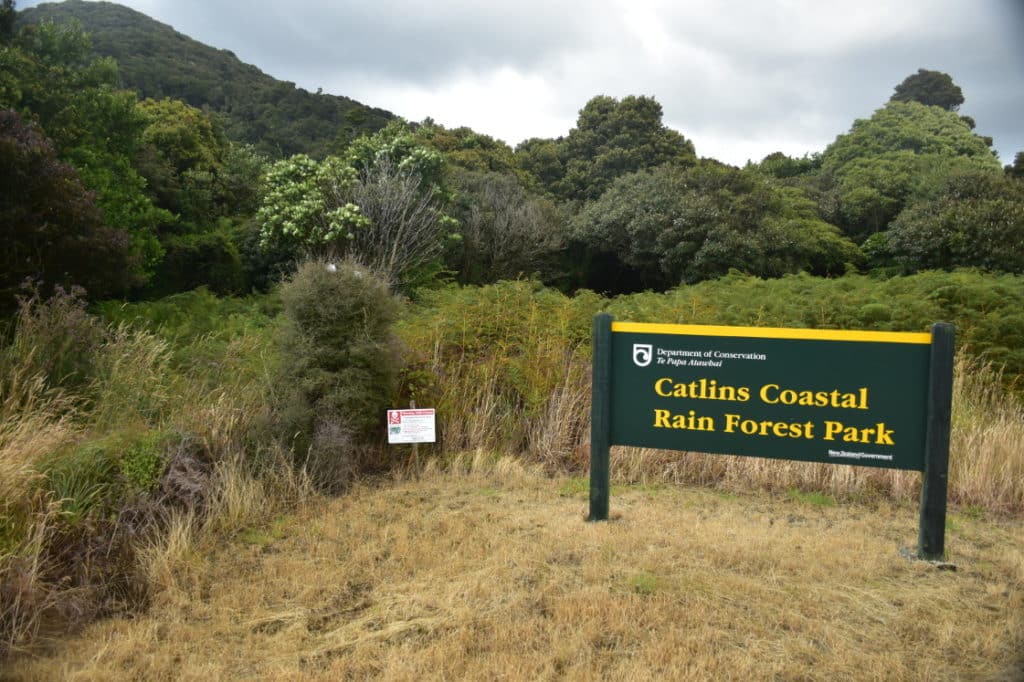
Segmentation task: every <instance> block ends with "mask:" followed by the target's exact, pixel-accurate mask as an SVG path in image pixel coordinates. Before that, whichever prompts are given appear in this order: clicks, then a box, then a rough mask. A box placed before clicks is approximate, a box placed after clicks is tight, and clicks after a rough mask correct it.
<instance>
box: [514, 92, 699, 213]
mask: <svg viewBox="0 0 1024 682" xmlns="http://www.w3.org/2000/svg"><path fill="white" fill-rule="evenodd" d="M516 154H517V156H519V157H520V158H521V161H520V164H521V166H522V167H523V168H524V169H526V170H529V171H530V172H532V173H534V175H535V176H536V177H537V178H538V180H539V181H541V182H542V185H543V186H544V187H545V189H547V190H548V191H550V192H552V193H553V194H555V195H556V196H558V197H560V198H562V199H572V200H587V199H596V198H597V197H599V196H601V194H602V193H603V192H604V190H605V189H607V188H608V186H609V185H610V184H611V182H612V181H613V180H614V179H615V178H617V177H621V176H623V175H627V174H629V173H633V172H635V171H638V170H641V169H644V168H653V167H655V166H660V165H662V164H666V163H669V164H674V165H678V166H681V167H686V166H691V165H693V164H694V163H696V160H697V156H696V154H695V152H694V149H693V143H692V142H690V141H689V140H687V139H686V138H685V137H683V136H682V135H681V134H679V133H678V132H676V131H674V130H671V129H669V128H668V127H666V126H665V124H664V123H663V122H662V109H661V104H659V103H658V102H657V101H656V100H655V99H654V98H652V97H643V96H641V97H637V96H634V95H630V96H628V97H624V98H623V99H622V100H621V101H620V100H617V99H615V98H614V97H608V96H606V95H599V96H597V97H594V98H593V99H591V100H590V101H589V102H587V103H586V105H584V107H583V108H582V109H581V110H580V113H579V118H578V119H577V121H576V127H575V128H573V129H572V130H570V131H569V134H568V136H566V137H565V138H561V139H559V140H556V141H554V142H553V143H549V142H545V141H543V140H530V141H528V142H526V143H523V144H521V145H520V146H519V148H518V149H517V152H516ZM556 154H557V158H556Z"/></svg>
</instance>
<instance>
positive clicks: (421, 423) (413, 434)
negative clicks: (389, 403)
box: [388, 408, 437, 444]
mask: <svg viewBox="0 0 1024 682" xmlns="http://www.w3.org/2000/svg"><path fill="white" fill-rule="evenodd" d="M436 440H437V437H436V435H435V429H434V409H433V408H417V409H411V410H388V443H391V444H396V443H433V442H435V441H436Z"/></svg>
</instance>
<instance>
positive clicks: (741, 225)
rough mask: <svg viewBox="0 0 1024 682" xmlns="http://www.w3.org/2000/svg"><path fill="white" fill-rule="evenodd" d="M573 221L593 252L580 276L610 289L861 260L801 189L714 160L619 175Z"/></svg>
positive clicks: (833, 270)
mask: <svg viewBox="0 0 1024 682" xmlns="http://www.w3.org/2000/svg"><path fill="white" fill-rule="evenodd" d="M571 228H572V238H573V239H574V241H575V242H576V243H577V244H579V245H580V247H581V248H582V249H583V251H584V253H586V254H587V255H588V257H589V259H590V263H589V265H590V272H589V273H585V275H586V276H585V284H586V285H587V286H589V287H591V288H597V289H602V290H610V291H628V290H636V289H644V288H653V289H665V288H668V287H671V286H674V285H676V284H678V283H679V282H680V281H681V280H683V281H688V282H693V281H698V280H701V279H706V278H709V277H715V276H718V275H722V274H725V273H726V272H728V271H729V270H730V269H733V268H734V269H738V270H743V271H745V272H748V273H751V274H755V275H758V276H761V277H777V276H780V275H782V274H785V273H787V272H796V271H800V270H804V271H808V272H811V273H813V274H817V275H831V274H840V273H842V272H843V271H844V270H845V267H846V264H847V263H854V264H856V263H858V262H860V261H861V260H862V256H861V254H860V252H859V250H858V249H857V247H856V246H855V245H854V244H852V243H851V242H850V241H849V240H848V239H845V238H843V237H842V236H841V235H840V234H839V231H838V229H837V228H836V227H835V226H833V225H829V224H828V223H825V222H824V221H822V220H821V219H820V218H819V217H818V215H817V211H816V208H815V205H814V202H812V201H811V200H810V199H808V198H807V197H806V196H805V195H804V194H803V192H802V191H801V190H799V189H797V188H793V187H783V186H780V185H778V184H776V183H775V182H774V181H772V180H769V179H768V178H766V177H765V176H764V175H763V174H761V173H759V172H757V171H755V170H753V169H748V170H740V169H737V168H733V167H730V166H724V165H722V164H718V163H715V162H703V163H701V164H699V165H698V166H696V167H694V168H692V169H689V170H682V169H679V168H676V167H672V166H662V167H660V168H657V169H654V170H651V171H640V172H637V173H633V174H631V175H627V176H623V177H622V178H619V179H618V180H616V181H615V182H613V183H612V186H611V187H610V188H609V189H608V191H607V192H605V194H603V195H602V196H601V198H600V199H598V200H597V201H593V202H589V203H587V204H586V205H585V206H584V208H583V210H582V211H581V212H580V213H579V214H578V215H577V216H576V217H575V218H574V219H573V220H572V222H571Z"/></svg>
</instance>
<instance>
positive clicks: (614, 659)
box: [0, 454, 1024, 680]
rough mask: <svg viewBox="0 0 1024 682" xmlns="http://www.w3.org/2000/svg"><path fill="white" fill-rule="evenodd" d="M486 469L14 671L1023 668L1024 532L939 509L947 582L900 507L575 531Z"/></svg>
mask: <svg viewBox="0 0 1024 682" xmlns="http://www.w3.org/2000/svg"><path fill="white" fill-rule="evenodd" d="M488 459H489V458H487V457H485V456H483V455H479V454H478V455H477V456H476V457H475V458H463V459H457V460H453V465H452V466H451V467H450V468H448V469H447V470H444V471H441V470H439V468H438V467H437V465H431V466H428V467H427V468H426V470H424V471H422V472H419V474H418V475H417V476H410V477H406V478H400V479H399V480H396V481H392V482H390V483H379V484H376V485H370V484H365V485H361V486H358V487H357V488H355V489H354V490H353V491H352V492H351V493H350V494H348V495H346V496H345V497H342V498H339V499H334V500H330V501H326V500H324V501H322V503H321V504H317V505H308V506H307V507H306V508H305V509H304V511H302V512H301V513H299V514H298V515H296V516H294V517H290V518H287V519H276V520H271V521H270V522H269V523H265V524H264V525H262V526H260V527H258V528H252V529H250V530H249V531H247V532H245V533H242V534H240V535H238V536H237V537H236V538H235V539H234V540H233V541H231V542H230V543H228V544H227V545H222V546H220V547H219V548H218V549H216V550H215V551H213V552H211V553H209V554H205V555H193V556H191V557H189V558H187V560H186V563H187V564H189V565H191V566H192V567H193V570H191V571H190V572H189V579H188V580H178V581H176V582H175V584H176V588H175V589H173V590H166V591H165V592H164V593H162V595H159V596H158V598H157V599H156V601H155V602H154V605H153V607H152V608H151V610H150V612H149V613H148V614H146V615H144V616H140V617H137V618H135V619H131V620H128V619H113V620H108V621H105V622H101V623H97V624H95V625H93V626H92V627H90V628H89V629H88V630H87V631H86V632H85V633H84V634H83V635H82V636H80V637H77V638H74V639H70V640H67V641H63V642H60V643H54V650H53V653H52V655H51V656H50V657H47V658H41V659H37V660H28V659H21V660H16V661H13V662H12V664H11V665H10V667H9V668H7V670H6V677H9V678H10V679H25V680H34V679H35V680H52V679H83V680H93V679H95V680H120V679H204V680H206V679H243V678H265V679H293V680H304V679H331V680H334V679H367V678H383V679H420V678H426V679H509V680H518V679H529V680H534V679H563V678H567V679H593V678H599V677H600V678H608V679H787V680H804V679H806V680H816V679H820V680H826V679H827V680H831V679H899V680H907V679H910V680H914V679H920V680H943V679H948V680H954V679H1007V680H1009V679H1020V677H1021V675H1024V667H1022V665H1024V655H1022V654H1021V651H1024V554H1022V549H1021V548H1022V547H1024V528H1022V525H1021V523H1020V521H1019V520H1005V519H1004V520H996V521H988V522H985V521H982V520H979V519H977V518H975V517H974V516H971V515H953V516H952V517H951V528H950V531H949V533H948V542H947V545H948V548H949V554H950V557H949V558H950V560H951V561H953V562H954V563H955V564H956V565H957V567H958V570H957V571H955V572H951V571H942V570H938V569H936V568H934V567H932V566H930V565H929V564H926V563H920V562H911V561H907V560H906V559H903V558H902V557H900V556H899V555H898V553H897V547H898V546H900V545H907V544H913V542H914V540H915V538H916V530H917V528H916V510H915V508H914V507H913V505H898V506H895V505H892V504H890V503H887V502H885V501H880V502H876V503H873V504H871V505H858V504H842V505H836V506H830V505H828V504H827V503H821V500H819V499H817V498H810V497H806V498H805V497H801V496H799V495H790V496H770V495H766V494H764V493H759V494H744V495H739V496H737V495H732V494H728V493H721V492H713V491H708V490H685V489H680V488H677V487H674V486H666V485H661V486H655V487H649V486H632V487H626V488H623V489H618V488H616V489H615V490H613V497H612V511H613V516H614V517H615V520H614V521H612V522H609V523H597V524H588V523H585V522H584V520H583V518H584V515H585V512H586V501H585V486H581V485H580V482H579V481H578V480H575V479H573V480H565V479H560V480H552V479H549V478H545V477H543V476H541V475H539V474H538V473H536V472H531V471H527V470H525V469H524V468H523V467H522V466H521V465H519V464H518V463H516V462H514V461H511V460H507V459H503V460H499V461H498V462H497V463H496V464H493V463H492V464H490V465H488V466H485V465H484V462H486V461H488ZM467 471H468V473H467ZM816 500H817V502H818V503H815V501H816ZM184 544H186V545H192V546H194V545H195V542H194V541H192V542H186V543H184ZM173 563H174V562H173V561H172V562H171V564H173ZM0 676H3V675H2V674H0Z"/></svg>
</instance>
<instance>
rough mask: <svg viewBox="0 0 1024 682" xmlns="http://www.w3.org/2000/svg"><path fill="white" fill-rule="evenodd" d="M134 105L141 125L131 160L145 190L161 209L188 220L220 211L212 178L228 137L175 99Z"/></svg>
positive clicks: (200, 221)
mask: <svg viewBox="0 0 1024 682" xmlns="http://www.w3.org/2000/svg"><path fill="white" fill-rule="evenodd" d="M138 109H139V111H140V112H141V114H142V116H143V117H144V119H145V124H146V125H145V128H144V129H143V131H142V135H141V140H140V150H139V152H138V154H137V157H136V159H137V160H136V165H137V167H138V168H139V170H140V172H141V173H142V174H143V175H144V176H145V178H146V180H147V181H148V184H149V192H150V193H151V195H152V196H153V197H154V198H155V199H156V200H157V203H158V205H159V206H160V207H161V208H166V209H167V210H169V211H173V212H174V213H177V214H179V215H180V216H181V218H182V219H183V220H185V221H187V222H189V223H192V224H194V225H197V226H198V225H202V224H204V223H205V224H209V223H212V222H213V221H214V220H215V219H216V217H217V216H218V215H223V214H224V211H223V210H222V209H221V206H220V201H219V199H220V197H219V196H217V191H216V190H217V188H216V182H217V176H218V175H219V173H220V171H221V167H222V165H223V161H224V157H225V155H226V154H227V151H228V141H227V139H226V138H225V137H224V134H223V132H222V131H221V130H220V126H219V125H217V123H216V121H215V120H214V119H213V118H212V117H211V116H210V115H209V114H207V113H206V112H204V111H202V110H200V109H196V108H195V107H190V106H189V105H187V104H185V103H184V102H181V101H178V100H171V99H167V98H165V99H163V100H151V99H150V100H144V101H142V102H139V104H138Z"/></svg>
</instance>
